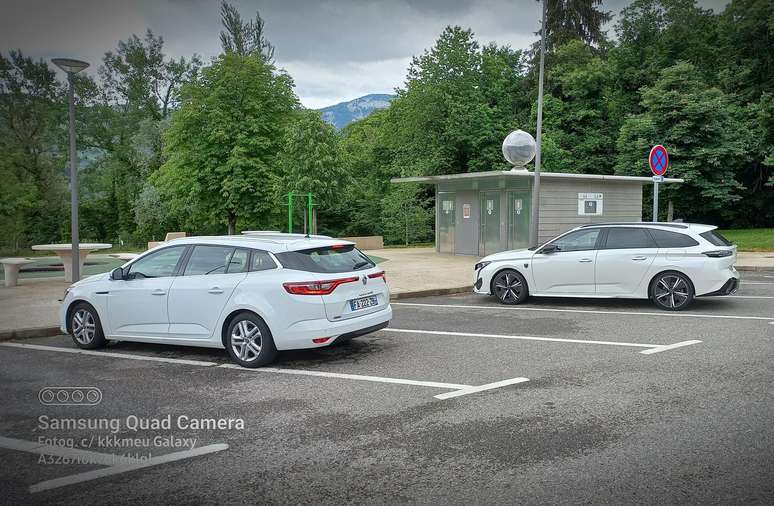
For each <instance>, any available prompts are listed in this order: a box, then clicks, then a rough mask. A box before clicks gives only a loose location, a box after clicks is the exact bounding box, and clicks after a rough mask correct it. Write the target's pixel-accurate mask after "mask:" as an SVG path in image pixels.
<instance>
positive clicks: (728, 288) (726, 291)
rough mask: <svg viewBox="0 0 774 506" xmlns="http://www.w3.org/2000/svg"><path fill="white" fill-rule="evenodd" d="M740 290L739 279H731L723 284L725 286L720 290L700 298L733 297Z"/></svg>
mask: <svg viewBox="0 0 774 506" xmlns="http://www.w3.org/2000/svg"><path fill="white" fill-rule="evenodd" d="M738 289H739V279H738V278H729V280H728V281H726V282H725V283H723V286H721V287H720V288H719V289H717V290H715V291H713V292H710V293H703V294H701V295H699V296H698V297H716V296H719V295H731V294H733V293H736V291H737V290H738Z"/></svg>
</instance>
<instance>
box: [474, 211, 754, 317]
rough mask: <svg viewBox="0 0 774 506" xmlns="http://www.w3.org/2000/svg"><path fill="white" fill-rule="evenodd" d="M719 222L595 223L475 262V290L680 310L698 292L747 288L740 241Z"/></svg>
mask: <svg viewBox="0 0 774 506" xmlns="http://www.w3.org/2000/svg"><path fill="white" fill-rule="evenodd" d="M715 229H716V227H714V226H711V225H698V224H692V223H646V222H644V223H636V222H634V223H594V224H589V225H584V226H581V227H577V228H574V229H572V230H570V231H569V232H566V233H564V234H562V235H560V236H558V237H556V238H555V239H552V240H550V241H548V242H547V243H545V244H543V245H542V246H540V247H538V248H531V249H523V250H514V251H504V252H502V253H497V254H494V255H489V256H487V257H485V258H482V259H481V261H480V262H478V263H477V264H476V266H475V277H474V291H475V292H476V293H482V294H487V295H494V296H495V297H497V299H498V300H499V301H500V302H502V303H503V304H519V303H521V302H524V300H526V298H527V297H528V296H529V295H537V296H545V297H598V298H607V297H622V298H632V299H650V300H652V301H653V303H654V304H655V305H656V306H658V307H659V308H661V309H665V310H669V311H679V310H681V309H685V308H687V307H688V306H689V305H690V304H691V302H692V301H693V299H694V297H701V296H710V295H730V294H732V293H734V292H736V290H737V289H738V287H739V273H737V271H736V269H735V268H734V263H735V262H736V246H735V245H733V244H731V243H730V242H729V241H728V240H727V239H726V238H724V237H723V236H722V235H720V233H718V232H717V231H716V230H715Z"/></svg>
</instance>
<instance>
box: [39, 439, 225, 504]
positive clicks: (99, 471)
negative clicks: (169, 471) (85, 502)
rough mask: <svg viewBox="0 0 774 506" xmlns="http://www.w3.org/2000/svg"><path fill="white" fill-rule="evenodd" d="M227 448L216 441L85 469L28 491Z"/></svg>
mask: <svg viewBox="0 0 774 506" xmlns="http://www.w3.org/2000/svg"><path fill="white" fill-rule="evenodd" d="M223 450H228V445H227V444H225V443H216V444H211V445H207V446H201V447H199V448H194V449H192V450H183V451H180V452H174V453H167V454H166V455H161V456H159V457H151V458H150V459H148V460H146V461H144V462H135V463H131V464H123V465H118V466H110V467H104V468H102V469H95V470H93V471H86V472H84V473H78V474H71V475H70V476H63V477H61V478H55V479H53V480H48V481H41V482H40V483H36V484H35V485H32V486H31V487H30V488H29V490H30V493H32V494H34V493H36V492H42V491H43V490H51V489H53V488H59V487H64V486H66V485H73V484H75V483H83V482H84V481H91V480H96V479H98V478H104V477H106V476H113V475H116V474H121V473H128V472H130V471H137V470H138V469H144V468H146V467H153V466H158V465H161V464H166V463H168V462H175V461H177V460H183V459H190V458H193V457H198V456H200V455H207V454H210V453H217V452H222V451H223Z"/></svg>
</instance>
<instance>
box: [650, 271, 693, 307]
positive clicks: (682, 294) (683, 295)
mask: <svg viewBox="0 0 774 506" xmlns="http://www.w3.org/2000/svg"><path fill="white" fill-rule="evenodd" d="M689 297H690V288H689V287H688V283H687V282H686V281H685V279H683V278H682V277H681V276H677V275H673V274H670V275H667V276H662V277H661V278H660V279H659V280H658V282H657V283H656V300H657V301H658V302H659V304H662V305H664V306H666V307H670V308H672V309H676V308H679V307H682V306H684V305H685V304H686V303H688V299H689Z"/></svg>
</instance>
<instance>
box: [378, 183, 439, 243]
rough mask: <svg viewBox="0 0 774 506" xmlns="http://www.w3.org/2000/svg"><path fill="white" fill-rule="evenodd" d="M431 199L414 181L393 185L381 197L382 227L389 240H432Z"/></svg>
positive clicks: (395, 241) (400, 241)
mask: <svg viewBox="0 0 774 506" xmlns="http://www.w3.org/2000/svg"><path fill="white" fill-rule="evenodd" d="M431 206H432V200H431V199H429V198H427V197H426V195H425V189H424V188H422V187H421V186H419V185H416V184H399V185H392V188H390V191H389V193H387V195H385V197H384V201H383V207H384V210H383V212H382V229H383V230H384V240H385V241H386V242H387V243H389V244H395V243H403V244H405V245H406V246H408V245H409V244H412V243H418V242H426V241H430V240H432V230H433V228H432V225H431V223H432V221H433V210H432V207H431Z"/></svg>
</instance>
